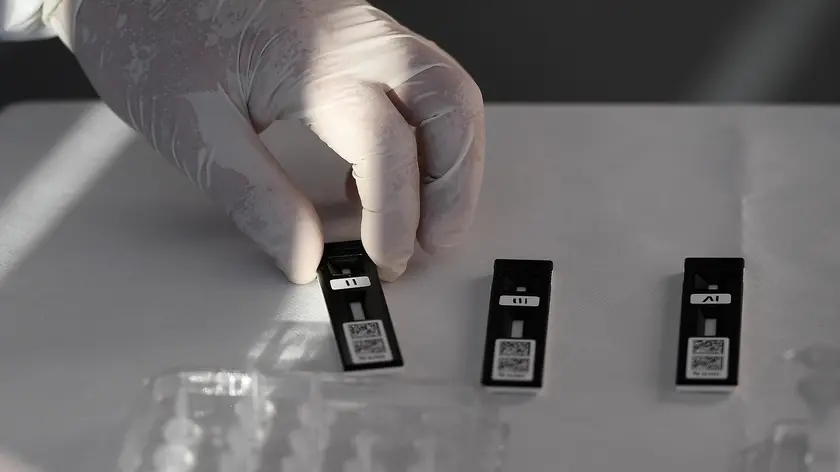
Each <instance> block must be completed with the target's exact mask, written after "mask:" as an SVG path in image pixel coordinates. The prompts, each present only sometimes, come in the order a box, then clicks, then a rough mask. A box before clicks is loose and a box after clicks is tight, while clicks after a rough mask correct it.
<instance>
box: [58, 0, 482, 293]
mask: <svg viewBox="0 0 840 472" xmlns="http://www.w3.org/2000/svg"><path fill="white" fill-rule="evenodd" d="M72 38H73V39H72V47H73V50H74V52H75V54H76V56H77V58H78V60H79V62H80V63H81V65H82V67H83V68H84V70H85V72H86V73H87V75H88V77H89V78H90V80H91V82H92V83H93V85H94V87H95V88H96V90H97V91H98V92H99V94H100V95H101V97H102V99H103V100H104V101H105V103H107V104H108V105H109V106H110V107H111V108H112V109H113V110H114V112H115V113H116V114H117V115H119V116H120V117H121V118H122V119H124V120H125V121H126V122H127V123H128V124H129V125H131V126H132V127H134V128H135V129H136V130H138V131H139V132H140V133H142V134H143V135H145V136H146V137H147V138H148V140H149V141H150V142H151V143H152V145H153V146H154V148H155V149H156V150H157V151H158V152H159V153H160V154H162V155H163V156H164V157H165V158H166V159H168V160H169V161H170V162H171V163H172V164H174V165H175V166H176V167H177V168H178V169H180V170H181V171H183V173H184V174H186V175H187V176H188V177H189V178H190V179H191V180H192V181H193V182H195V184H197V185H198V186H199V187H200V188H201V189H202V190H204V191H205V192H206V193H207V194H208V195H209V196H210V197H211V198H213V199H214V200H215V201H217V202H218V203H220V204H221V205H222V206H223V207H224V208H225V209H226V211H227V212H228V213H229V214H230V215H231V217H232V218H233V220H234V221H235V222H236V224H237V226H238V227H239V228H240V229H241V230H242V231H243V232H245V233H246V234H247V235H248V236H250V237H251V238H252V239H253V240H254V241H256V242H257V244H259V245H260V246H261V247H262V248H263V249H264V250H265V251H266V252H267V253H268V254H270V255H271V256H272V257H273V258H274V259H275V260H276V262H277V264H278V266H279V267H280V268H281V269H282V270H283V271H284V272H285V274H286V276H287V277H288V278H289V279H290V280H291V281H292V282H295V283H305V282H309V281H311V280H313V279H314V277H315V270H316V267H317V265H318V263H319V260H320V258H321V254H322V250H323V235H322V233H321V229H320V228H321V227H320V223H319V220H318V216H317V214H316V212H315V210H314V208H313V206H312V204H311V203H310V202H309V201H307V199H306V198H305V197H304V196H303V195H302V194H301V192H300V191H299V190H298V189H297V188H296V187H295V185H294V183H293V182H291V181H290V179H289V177H288V176H287V175H286V174H285V173H284V172H283V169H282V168H281V166H280V165H279V163H278V161H277V160H276V159H275V157H274V156H272V155H270V153H269V152H268V151H267V150H266V148H265V147H264V146H263V145H262V143H261V141H260V140H259V138H258V135H257V134H258V133H259V132H261V131H262V130H264V129H265V128H267V127H268V126H269V125H270V124H271V123H272V122H273V121H275V120H278V119H301V120H303V121H304V122H305V123H306V124H307V125H308V126H309V127H310V129H312V130H313V131H314V132H315V133H316V134H317V135H318V136H319V137H320V138H321V139H322V140H323V141H324V142H325V143H326V144H327V145H329V146H330V147H331V148H332V149H333V150H334V151H336V153H338V154H339V155H340V156H342V157H343V158H344V159H346V160H347V161H348V162H349V163H351V164H352V172H353V177H354V178H355V183H356V185H357V188H358V193H359V198H360V201H361V203H362V207H363V213H362V228H361V234H362V240H363V242H364V245H365V248H366V249H367V251H368V252H369V254H370V257H371V258H372V259H373V261H374V262H375V263H376V264H377V265H378V266H379V267H380V275H381V277H382V278H383V280H386V281H392V280H394V279H396V278H397V277H398V276H399V275H400V274H402V272H403V271H404V270H405V267H406V263H407V261H408V260H409V258H410V257H411V256H412V254H413V251H414V242H415V240H418V241H419V242H420V244H421V245H422V246H423V247H424V248H425V249H427V250H430V251H433V250H434V249H435V248H437V247H445V246H451V245H454V244H456V243H457V242H458V241H459V239H460V238H461V237H462V236H463V234H464V232H465V230H466V229H467V227H468V225H469V223H470V222H471V219H472V214H473V211H474V209H475V206H476V201H477V198H478V194H479V187H480V184H481V179H482V170H483V164H484V117H483V102H482V97H481V92H480V91H479V89H478V87H477V86H476V84H475V82H474V81H473V80H472V79H471V78H470V76H469V75H468V74H467V73H466V72H465V71H464V70H463V69H462V68H461V67H460V66H459V65H458V64H457V62H456V61H455V60H454V59H453V58H452V57H450V56H448V55H447V54H446V53H444V52H443V51H442V50H440V49H439V48H438V47H437V46H436V45H435V44H433V43H432V42H430V41H428V40H426V39H424V38H422V37H420V36H418V35H417V34H415V33H413V32H411V31H409V30H408V29H406V28H405V27H403V26H402V25H400V24H398V23H397V22H396V21H395V20H393V19H392V18H390V17H389V16H387V15H386V14H384V13H383V12H382V11H380V10H378V9H376V8H373V7H372V6H370V5H369V4H367V3H366V2H365V1H363V0H268V1H267V0H197V1H186V0H149V1H146V0H143V1H141V0H84V1H83V2H82V3H81V6H80V7H79V9H78V14H77V16H76V22H75V30H74V32H73V34H72ZM278 157H280V156H278ZM281 160H282V159H281ZM312 172H318V169H312ZM149 190H150V191H154V189H153V188H152V189H149Z"/></svg>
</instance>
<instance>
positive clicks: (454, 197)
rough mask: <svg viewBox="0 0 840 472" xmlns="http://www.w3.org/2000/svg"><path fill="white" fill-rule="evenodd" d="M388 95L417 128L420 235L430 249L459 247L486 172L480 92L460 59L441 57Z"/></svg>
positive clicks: (418, 236)
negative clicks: (456, 61) (458, 62)
mask: <svg viewBox="0 0 840 472" xmlns="http://www.w3.org/2000/svg"><path fill="white" fill-rule="evenodd" d="M441 54H443V53H442V52H441ZM389 95H390V96H391V99H392V101H394V103H396V104H397V107H398V108H399V109H400V111H401V113H402V114H403V116H405V117H406V120H407V121H408V122H409V124H411V125H413V126H415V127H416V129H417V146H418V155H419V159H420V162H421V169H420V170H421V173H422V185H421V188H420V195H421V209H420V225H419V229H418V233H417V239H418V241H419V242H420V244H421V245H422V246H423V248H424V249H426V250H427V251H434V249H435V248H439V247H450V246H454V245H457V244H458V243H459V242H460V241H461V240H462V239H463V237H464V235H465V233H466V232H467V230H468V228H469V226H470V224H471V223H472V220H473V214H474V213H475V208H476V206H477V204H478V197H479V193H480V190H481V183H482V178H483V174H484V152H485V134H484V101H483V98H482V96H481V91H480V90H479V88H478V85H476V83H475V82H474V81H473V79H472V78H471V77H470V76H469V75H468V74H467V73H466V72H465V71H464V70H463V69H461V67H460V66H458V65H457V63H455V62H454V61H452V60H447V59H446V58H442V59H441V60H440V61H439V62H438V63H437V64H436V65H435V66H433V67H431V68H427V69H425V70H423V71H422V72H420V73H418V74H416V75H415V76H414V77H412V78H411V79H410V80H408V81H407V82H405V83H403V84H402V85H400V86H398V87H395V88H394V89H393V90H392V91H391V92H390V93H389Z"/></svg>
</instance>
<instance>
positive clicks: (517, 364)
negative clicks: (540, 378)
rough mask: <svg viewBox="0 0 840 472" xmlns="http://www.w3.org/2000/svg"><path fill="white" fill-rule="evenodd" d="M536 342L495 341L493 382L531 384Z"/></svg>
mask: <svg viewBox="0 0 840 472" xmlns="http://www.w3.org/2000/svg"><path fill="white" fill-rule="evenodd" d="M536 350H537V342H536V341H534V340H533V339H497V340H496V348H495V349H494V350H493V380H502V381H514V382H531V381H532V380H534V359H535V358H536Z"/></svg>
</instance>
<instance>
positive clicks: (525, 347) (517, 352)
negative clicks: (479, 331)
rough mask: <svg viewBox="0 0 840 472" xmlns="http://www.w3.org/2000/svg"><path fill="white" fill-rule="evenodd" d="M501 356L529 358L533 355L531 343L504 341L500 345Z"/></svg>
mask: <svg viewBox="0 0 840 472" xmlns="http://www.w3.org/2000/svg"><path fill="white" fill-rule="evenodd" d="M499 355H500V356H518V357H522V356H525V357H528V356H530V355H531V343H530V342H528V341H502V342H501V343H499Z"/></svg>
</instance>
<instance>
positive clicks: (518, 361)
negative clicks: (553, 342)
mask: <svg viewBox="0 0 840 472" xmlns="http://www.w3.org/2000/svg"><path fill="white" fill-rule="evenodd" d="M553 271H554V263H553V262H551V261H540V260H523V259H497V260H496V262H495V264H494V265H493V285H492V287H491V289H490V310H489V313H488V317H487V336H486V340H485V346H484V362H483V366H482V374H481V383H482V385H484V387H486V388H487V389H488V390H493V391H504V392H523V393H534V392H537V391H539V390H540V389H542V387H543V383H544V381H543V377H544V370H545V365H546V343H547V341H548V322H549V312H550V302H551V283H552V280H551V279H552V273H553Z"/></svg>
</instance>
